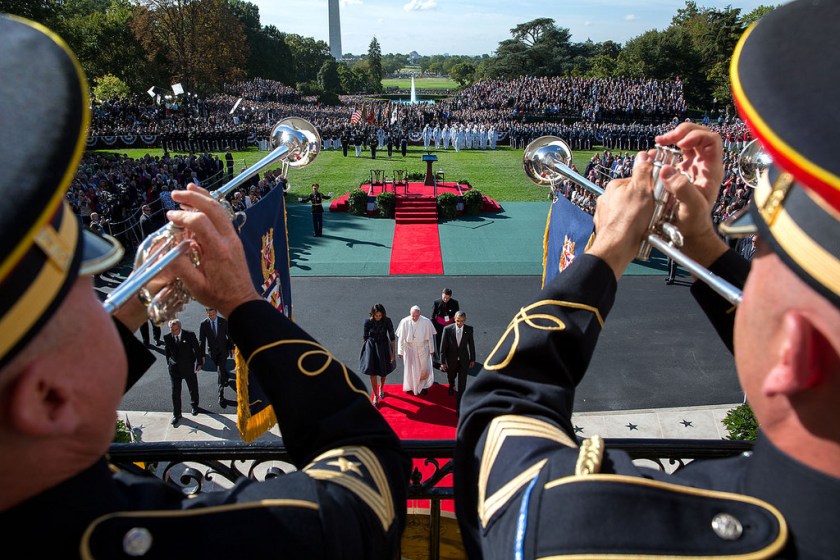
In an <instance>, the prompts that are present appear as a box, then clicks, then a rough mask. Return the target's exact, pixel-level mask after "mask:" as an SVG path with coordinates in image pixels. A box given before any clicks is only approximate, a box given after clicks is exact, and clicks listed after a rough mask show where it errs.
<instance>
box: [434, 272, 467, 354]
mask: <svg viewBox="0 0 840 560" xmlns="http://www.w3.org/2000/svg"><path fill="white" fill-rule="evenodd" d="M459 309H460V307H459V306H458V300H457V299H452V289H450V288H444V289H443V292H442V293H441V294H440V299H436V300H435V302H434V304H433V305H432V317H431V320H432V323H433V324H434V326H435V356H434V362H435V367H440V364H441V359H440V354H439V351H440V335H441V333H442V332H443V328H444V327H446V326H447V325H451V324H452V323H454V322H455V312H456V311H458V310H459Z"/></svg>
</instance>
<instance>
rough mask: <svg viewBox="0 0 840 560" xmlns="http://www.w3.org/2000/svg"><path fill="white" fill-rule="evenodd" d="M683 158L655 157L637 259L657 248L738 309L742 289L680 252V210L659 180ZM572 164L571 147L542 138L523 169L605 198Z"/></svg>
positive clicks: (660, 152)
mask: <svg viewBox="0 0 840 560" xmlns="http://www.w3.org/2000/svg"><path fill="white" fill-rule="evenodd" d="M681 157H682V154H681V153H680V152H679V150H675V149H673V148H667V147H664V146H658V147H657V153H656V156H655V157H654V162H653V163H654V171H653V173H654V184H655V186H654V199H655V206H654V213H653V216H652V218H651V223H650V225H649V227H648V234H647V236H646V237H645V239H644V240H643V242H642V245H641V247H640V249H639V253H638V254H637V257H636V258H637V259H639V260H648V259H649V258H650V251H651V248H652V247H655V248H656V249H658V250H659V251H660V252H662V253H663V254H664V255H666V256H667V257H669V258H671V259H672V260H674V261H676V262H677V263H679V264H680V265H682V266H683V268H685V269H686V270H688V271H689V272H690V273H691V274H693V275H694V276H695V277H697V278H698V279H700V280H702V281H703V282H705V283H706V284H708V285H709V287H710V288H712V289H713V290H714V291H715V292H717V293H718V294H720V295H721V297H723V298H724V299H726V300H727V301H729V302H730V303H732V305H738V304H740V303H741V299H742V292H741V290H740V289H738V288H737V287H735V286H734V285H732V284H731V283H729V282H727V281H726V280H724V279H723V278H721V277H720V276H718V275H716V274H714V273H713V272H711V271H710V270H708V269H707V268H706V267H704V266H702V265H701V264H700V263H698V262H697V261H695V260H693V259H691V258H690V257H688V256H687V255H686V254H685V253H683V252H682V251H680V250H679V248H680V247H682V245H683V236H682V234H681V233H680V231H679V229H678V228H677V227H676V226H675V225H674V224H673V223H671V221H672V220H673V218H674V214H675V210H676V201H672V200H671V195H670V193H668V191H667V190H666V189H665V186H664V184H663V183H662V181H660V180H659V171H660V170H661V168H662V166H664V165H674V164H675V163H678V162H679V159H680V158H681ZM571 161H572V151H571V149H570V148H569V145H568V144H566V143H565V142H564V141H563V140H562V139H560V138H558V137H556V136H542V137H540V138H537V139H536V140H534V141H533V142H531V143H530V144H528V146H527V147H526V148H525V153H524V155H523V157H522V165H523V168H524V170H525V175H527V176H528V178H529V179H530V180H531V181H532V182H534V183H536V184H538V185H543V186H552V187H554V185H555V184H556V183H557V182H558V181H561V180H568V181H571V182H572V183H574V184H576V185H578V186H579V187H582V188H584V189H586V190H588V191H590V192H592V193H594V194H595V195H597V196H600V195H602V194H604V189H602V188H601V187H599V186H598V185H596V184H595V183H593V182H592V181H590V180H589V179H587V178H586V177H584V176H583V175H580V174H579V173H577V172H576V171H574V170H572V169H571V168H570V167H569V164H570V163H571Z"/></svg>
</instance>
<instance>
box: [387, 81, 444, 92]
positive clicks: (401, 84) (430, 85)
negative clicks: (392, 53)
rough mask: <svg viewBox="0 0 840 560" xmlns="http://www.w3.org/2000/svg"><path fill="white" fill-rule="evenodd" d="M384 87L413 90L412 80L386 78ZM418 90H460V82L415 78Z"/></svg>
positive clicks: (415, 85)
mask: <svg viewBox="0 0 840 560" xmlns="http://www.w3.org/2000/svg"><path fill="white" fill-rule="evenodd" d="M382 87H384V88H389V87H398V88H400V89H404V90H410V89H411V78H386V79H384V80H382ZM414 87H415V88H416V89H418V90H419V89H451V90H455V89H458V82H456V81H455V80H450V79H449V78H414Z"/></svg>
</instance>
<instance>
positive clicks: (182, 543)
mask: <svg viewBox="0 0 840 560" xmlns="http://www.w3.org/2000/svg"><path fill="white" fill-rule="evenodd" d="M0 68H4V71H7V72H8V75H4V79H3V80H2V81H0V114H2V115H3V116H4V120H3V122H2V125H0V129H2V130H3V131H4V132H8V131H9V130H13V131H15V133H14V134H0V149H2V151H3V153H5V154H7V155H9V156H10V158H11V159H10V160H9V162H8V164H7V167H8V169H7V172H6V173H3V174H0V196H2V197H4V198H7V197H9V196H12V193H14V196H15V199H16V200H17V201H19V202H20V208H18V209H17V211H16V212H14V213H4V214H0V239H3V243H2V244H0V270H3V271H5V272H4V273H3V274H2V275H0V290H2V292H0V293H3V294H4V296H8V297H3V298H0V321H4V323H3V324H4V325H5V324H6V323H7V322H8V319H9V317H10V316H13V317H14V322H13V323H10V326H9V328H3V329H2V330H0V449H2V453H0V480H3V481H4V482H7V484H4V489H3V491H2V492H0V522H2V524H3V528H4V531H6V532H7V534H9V535H15V537H16V538H20V539H22V540H23V541H25V542H26V543H27V544H26V546H27V550H28V552H29V554H31V555H32V556H34V557H39V558H74V557H83V558H127V557H131V558H174V557H187V556H189V557H199V558H204V559H212V558H228V559H229V558H268V557H277V556H282V557H283V558H307V559H308V558H392V557H394V555H395V552H396V550H397V548H398V545H399V539H400V533H401V532H402V529H403V527H404V525H405V503H406V501H405V500H406V486H407V480H408V474H409V467H410V462H409V460H408V458H407V457H406V456H405V454H404V453H403V452H402V450H401V448H400V443H399V440H398V439H397V437H396V435H395V434H394V432H393V431H392V430H391V428H390V427H389V426H388V424H387V423H386V422H385V421H384V419H383V418H382V416H381V415H380V414H379V412H378V411H376V410H375V409H374V408H373V407H372V406H370V402H369V401H368V399H367V396H366V391H365V387H364V384H363V383H362V382H361V381H360V380H359V379H358V378H357V377H356V376H355V375H354V374H353V373H352V372H350V371H348V370H347V369H346V368H345V367H344V366H342V365H341V364H339V363H337V362H336V361H335V360H328V359H327V358H328V357H329V356H330V353H329V352H328V351H327V350H326V349H325V348H323V347H322V346H320V345H319V344H318V343H317V342H316V341H315V340H314V339H313V338H312V337H311V336H309V335H308V334H307V333H305V332H304V331H303V330H301V329H300V328H299V327H298V326H296V325H295V324H294V323H293V322H292V321H290V320H288V319H287V318H285V317H284V316H283V315H282V314H281V313H279V312H278V311H277V310H276V309H274V308H273V307H271V305H269V304H268V303H266V302H264V301H261V300H260V299H259V297H258V296H257V294H256V293H254V291H253V287H252V286H251V285H250V281H249V280H248V276H249V275H248V274H247V273H245V271H246V270H247V268H246V266H245V260H244V257H243V253H242V247H241V244H240V242H239V240H238V237H237V235H236V232H235V230H234V228H233V226H232V224H231V222H230V218H228V217H227V213H226V212H225V211H224V210H223V209H222V207H221V206H220V205H219V203H218V202H217V201H215V200H213V199H212V197H210V196H209V194H208V193H206V192H204V191H179V193H176V194H175V199H176V201H177V202H178V203H183V204H187V205H189V206H192V207H194V208H196V209H198V210H199V212H190V213H189V214H192V216H189V215H187V214H188V213H185V212H174V213H171V214H170V215H169V216H170V217H171V218H172V219H173V220H174V222H175V223H176V224H177V225H179V226H184V227H187V228H188V229H189V231H190V232H191V233H192V234H194V235H195V239H196V242H197V243H199V244H200V245H201V247H202V250H203V257H202V266H201V268H200V269H194V267H193V266H192V264H191V263H190V262H188V261H189V259H176V262H175V263H173V265H172V267H171V269H170V268H167V269H166V271H164V272H163V273H162V275H161V276H160V277H158V278H157V279H155V280H154V281H151V282H149V284H147V285H146V286H147V288H148V289H149V290H150V291H151V293H152V294H155V293H156V292H157V291H158V290H159V289H160V288H161V286H162V285H164V284H166V282H168V281H169V280H171V279H172V278H174V277H176V276H177V277H180V278H182V279H183V280H184V281H185V282H186V284H187V287H188V288H189V290H190V292H191V293H192V294H193V295H195V296H196V297H197V298H198V299H199V301H201V302H202V303H204V305H205V306H208V307H209V306H212V307H215V308H218V309H219V310H220V311H221V312H222V313H224V315H225V317H227V318H228V324H229V327H230V332H231V337H232V338H233V339H234V341H235V342H236V344H237V345H238V347H239V348H240V349H241V350H242V353H243V357H244V358H245V359H246V360H248V361H249V365H250V369H249V374H250V375H253V376H255V379H256V380H258V381H259V383H260V385H261V387H262V388H263V389H264V391H265V393H266V395H267V397H268V398H269V399H270V400H271V402H272V404H273V405H274V409H275V411H276V412H277V415H278V423H279V428H280V429H281V431H282V433H283V441H284V443H285V445H286V447H287V449H288V450H289V452H290V454H291V460H292V462H293V463H294V465H295V467H296V468H297V469H298V470H297V471H296V472H293V473H289V474H286V475H284V476H281V477H277V478H274V479H271V480H266V481H263V482H260V481H257V480H253V479H250V478H245V477H243V478H242V479H240V480H239V481H237V482H236V483H235V484H234V486H233V487H232V488H230V489H228V490H222V491H218V492H208V493H204V494H200V495H198V496H196V497H186V496H184V495H183V494H182V493H181V491H180V490H179V489H177V488H174V487H172V486H170V485H169V484H167V483H166V482H164V481H162V480H159V479H156V478H152V477H149V476H148V475H136V474H133V473H129V472H123V471H118V470H115V469H112V468H111V467H110V466H109V464H108V461H107V457H106V453H107V451H108V447H109V445H110V443H111V441H112V439H113V436H114V421H115V418H116V412H117V407H118V406H119V403H120V401H121V399H122V396H123V393H124V391H125V390H126V389H127V387H130V386H131V385H132V384H133V383H134V382H135V381H137V379H138V378H139V377H140V376H141V375H142V373H143V372H144V371H145V370H146V369H147V368H148V367H150V365H151V364H152V363H153V362H154V358H153V355H152V354H151V352H149V351H148V350H147V349H146V348H144V347H143V345H142V343H141V342H140V340H138V339H136V338H135V337H134V335H133V334H132V333H133V331H134V330H135V329H136V328H137V327H138V326H139V325H140V323H141V322H142V321H143V320H144V318H145V317H146V309H145V307H143V305H142V304H141V303H140V301H139V300H138V299H137V298H131V299H130V301H128V302H127V303H126V305H125V306H124V307H122V308H120V309H119V310H118V311H117V312H116V313H115V314H114V315H113V316H109V315H108V314H107V313H106V312H105V310H104V309H103V307H102V303H101V301H100V300H99V298H97V297H96V293H95V291H94V289H93V282H92V279H91V275H92V274H96V273H99V272H103V271H104V270H107V269H109V268H111V267H112V266H114V265H116V264H118V263H119V262H120V260H121V258H122V254H123V253H122V250H121V248H120V247H119V245H118V244H117V243H115V240H113V239H109V238H102V237H98V236H96V235H95V234H93V232H90V231H88V230H85V229H84V228H81V227H80V226H79V223H78V221H77V220H76V218H75V216H74V215H73V214H72V212H71V211H70V210H69V206H68V205H67V203H66V202H64V194H65V191H66V189H67V187H68V178H69V177H72V176H73V173H74V171H75V169H76V168H77V167H78V165H79V161H80V159H81V156H82V153H83V152H84V146H85V140H86V138H85V131H86V130H87V123H88V122H89V118H90V116H89V103H88V99H87V92H88V91H89V89H88V86H87V82H86V80H85V79H84V76H83V74H82V73H81V67H80V66H79V65H78V63H77V62H76V61H75V58H73V56H72V54H71V53H70V51H69V49H68V48H67V46H66V45H65V44H64V42H63V41H61V40H60V39H59V38H58V37H57V36H55V35H54V34H52V33H50V32H48V31H46V30H45V29H44V28H43V27H41V26H39V25H37V24H33V23H28V22H23V21H21V20H17V19H11V18H7V17H5V16H0ZM44 83H49V84H50V87H49V88H46V89H44V88H40V89H42V90H43V91H42V93H41V94H40V95H39V100H38V101H39V102H38V103H37V104H34V105H33V104H32V103H31V99H30V98H31V95H30V94H29V92H31V91H33V90H34V89H35V88H37V87H38V86H39V85H42V84H44ZM59 109H62V110H59ZM35 159H38V160H39V161H40V162H41V163H42V164H43V165H37V166H34V167H33V165H32V161H34V160H35ZM48 240H51V241H55V243H45V242H44V241H48ZM33 278H37V279H39V280H40V281H39V282H37V283H36V282H33V281H32V280H33ZM33 301H37V302H39V304H38V305H29V304H28V303H30V302H33ZM19 302H27V304H26V305H24V306H23V307H20V308H18V303H19ZM80 317H83V318H84V320H79V318H80ZM313 374H314V375H313ZM348 419H350V420H348ZM220 528H224V530H223V531H220ZM188 535H201V538H197V539H196V538H188V537H187V536H188Z"/></svg>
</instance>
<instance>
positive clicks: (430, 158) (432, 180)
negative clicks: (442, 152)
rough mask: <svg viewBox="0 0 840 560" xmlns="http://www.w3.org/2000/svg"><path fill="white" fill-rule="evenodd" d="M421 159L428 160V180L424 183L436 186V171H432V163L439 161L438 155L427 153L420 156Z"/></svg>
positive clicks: (428, 185)
mask: <svg viewBox="0 0 840 560" xmlns="http://www.w3.org/2000/svg"><path fill="white" fill-rule="evenodd" d="M420 159H421V160H423V161H425V162H426V180H425V181H423V184H424V185H426V186H427V187H434V186H435V173H434V171H432V164H433V163H434V162H436V161H437V159H438V157H437V156H436V155H434V154H425V155H423V156H420Z"/></svg>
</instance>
